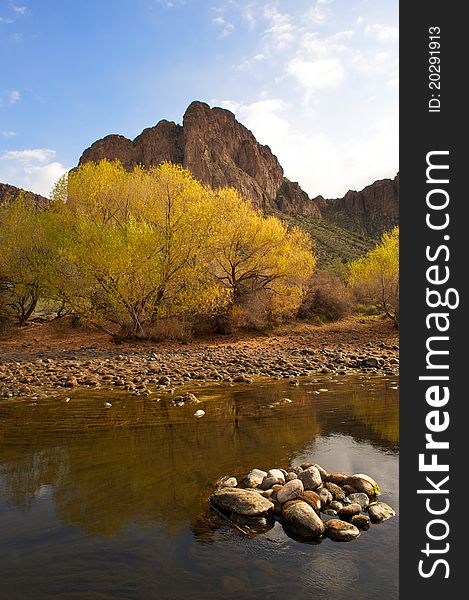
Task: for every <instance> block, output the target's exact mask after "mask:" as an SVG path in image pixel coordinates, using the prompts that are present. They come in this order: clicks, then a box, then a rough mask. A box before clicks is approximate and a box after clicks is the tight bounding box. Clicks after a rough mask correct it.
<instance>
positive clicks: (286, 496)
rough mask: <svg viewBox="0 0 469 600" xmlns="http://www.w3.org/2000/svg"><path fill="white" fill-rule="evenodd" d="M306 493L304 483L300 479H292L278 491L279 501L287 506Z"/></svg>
mask: <svg viewBox="0 0 469 600" xmlns="http://www.w3.org/2000/svg"><path fill="white" fill-rule="evenodd" d="M303 492H304V487H303V483H302V482H301V481H300V480H299V479H292V481H289V482H288V483H286V484H285V485H284V486H282V488H281V489H280V490H278V491H277V500H278V501H279V502H280V504H285V502H288V501H290V500H295V499H296V498H298V497H299V496H301V494H302V493H303Z"/></svg>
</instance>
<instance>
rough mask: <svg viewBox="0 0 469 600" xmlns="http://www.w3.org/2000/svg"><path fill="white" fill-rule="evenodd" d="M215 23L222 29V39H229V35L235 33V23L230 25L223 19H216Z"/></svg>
mask: <svg viewBox="0 0 469 600" xmlns="http://www.w3.org/2000/svg"><path fill="white" fill-rule="evenodd" d="M213 23H215V25H218V27H221V32H220V37H221V38H224V37H227V36H228V35H230V34H231V33H233V31H234V29H235V27H234V25H233V23H229V22H228V21H226V20H225V19H224V18H223V17H215V18H214V19H213Z"/></svg>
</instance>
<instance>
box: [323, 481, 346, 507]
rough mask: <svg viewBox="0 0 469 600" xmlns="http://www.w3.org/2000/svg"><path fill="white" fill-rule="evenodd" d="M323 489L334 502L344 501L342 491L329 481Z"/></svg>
mask: <svg viewBox="0 0 469 600" xmlns="http://www.w3.org/2000/svg"><path fill="white" fill-rule="evenodd" d="M324 489H326V490H327V491H328V492H330V493H331V494H332V497H333V498H334V500H337V501H338V502H342V501H343V500H344V499H345V492H344V491H343V489H342V488H340V487H339V486H338V485H336V484H335V483H332V482H331V481H326V483H325V484H324Z"/></svg>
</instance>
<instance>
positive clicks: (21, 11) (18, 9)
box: [13, 6, 28, 15]
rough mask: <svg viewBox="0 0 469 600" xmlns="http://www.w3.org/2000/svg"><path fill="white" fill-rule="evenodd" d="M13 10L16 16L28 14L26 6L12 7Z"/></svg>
mask: <svg viewBox="0 0 469 600" xmlns="http://www.w3.org/2000/svg"><path fill="white" fill-rule="evenodd" d="M13 10H14V11H15V13H17V14H18V15H25V14H26V13H27V12H28V7H27V6H13Z"/></svg>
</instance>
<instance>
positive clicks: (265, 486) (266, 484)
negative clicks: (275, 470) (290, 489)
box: [260, 477, 284, 490]
mask: <svg viewBox="0 0 469 600" xmlns="http://www.w3.org/2000/svg"><path fill="white" fill-rule="evenodd" d="M283 483H284V479H283V478H282V479H279V478H278V477H264V479H263V480H262V483H261V485H260V489H261V490H269V489H270V488H271V487H273V486H274V485H277V484H280V485H282V484H283Z"/></svg>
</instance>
